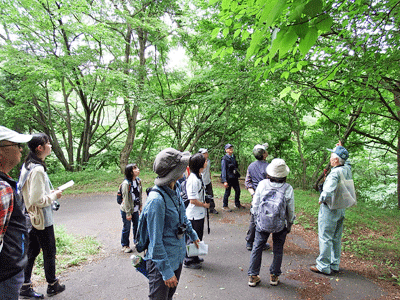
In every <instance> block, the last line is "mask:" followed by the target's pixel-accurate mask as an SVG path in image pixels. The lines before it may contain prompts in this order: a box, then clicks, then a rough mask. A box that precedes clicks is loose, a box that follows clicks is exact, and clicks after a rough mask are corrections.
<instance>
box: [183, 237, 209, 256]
mask: <svg viewBox="0 0 400 300" xmlns="http://www.w3.org/2000/svg"><path fill="white" fill-rule="evenodd" d="M186 253H187V255H188V256H189V257H191V256H199V255H207V254H208V245H207V244H204V242H203V241H201V242H200V243H199V249H197V248H196V246H195V244H189V245H186Z"/></svg>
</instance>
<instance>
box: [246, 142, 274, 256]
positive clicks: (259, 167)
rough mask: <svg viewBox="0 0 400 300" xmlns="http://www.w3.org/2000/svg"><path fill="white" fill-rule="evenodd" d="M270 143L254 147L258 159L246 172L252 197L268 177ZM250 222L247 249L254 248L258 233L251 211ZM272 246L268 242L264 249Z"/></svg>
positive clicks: (247, 185)
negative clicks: (260, 183)
mask: <svg viewBox="0 0 400 300" xmlns="http://www.w3.org/2000/svg"><path fill="white" fill-rule="evenodd" d="M267 148H268V144H267V143H265V144H263V145H260V144H257V145H255V146H254V148H253V154H254V157H255V158H256V159H257V160H256V161H254V162H252V163H251V164H250V165H249V166H248V168H247V172H246V179H245V181H244V186H245V187H246V189H247V190H248V191H249V193H250V195H251V197H252V198H253V197H254V194H255V192H256V189H257V186H258V183H259V182H261V181H262V180H264V179H266V178H267V166H268V162H267V160H266V159H267V157H268V151H267ZM250 215H251V217H250V224H249V230H248V231H247V235H246V238H245V240H246V242H247V243H246V249H247V250H249V251H251V249H253V243H254V237H255V235H256V222H255V219H254V214H252V213H251V211H250ZM269 248H271V246H270V245H269V244H268V243H266V244H265V247H264V250H267V249H269Z"/></svg>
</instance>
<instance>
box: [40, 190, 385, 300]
mask: <svg viewBox="0 0 400 300" xmlns="http://www.w3.org/2000/svg"><path fill="white" fill-rule="evenodd" d="M218 205H220V204H218V203H217V208H219V211H221V209H220V207H218ZM248 213H249V211H248V208H247V209H246V210H242V211H240V212H239V211H233V212H231V213H227V212H224V213H220V214H218V215H212V216H211V234H210V235H207V234H205V237H204V241H205V242H206V243H207V244H208V245H209V255H208V256H206V257H205V262H204V263H203V269H201V270H189V269H183V271H182V276H181V280H180V282H179V285H178V289H177V293H176V295H175V297H174V299H177V300H180V299H185V300H187V299H249V300H250V299H251V300H254V299H285V300H287V299H328V300H329V299H352V300H357V299H380V298H385V297H384V296H385V295H386V293H385V291H384V290H382V289H381V288H380V287H379V286H378V285H376V284H374V283H373V282H371V281H369V280H367V279H365V278H363V277H361V276H359V275H357V274H356V273H353V272H351V271H349V270H344V271H343V272H341V273H340V274H339V275H336V276H324V275H319V274H314V273H312V272H310V271H308V267H309V266H310V265H311V264H313V263H314V262H315V257H316V255H317V251H316V249H315V248H313V247H311V246H310V245H309V244H308V242H307V240H305V239H304V238H303V237H302V236H301V235H300V234H296V232H297V230H296V228H295V227H296V226H294V229H293V232H292V233H291V234H290V235H289V236H288V239H287V242H286V244H285V254H284V258H283V264H282V271H283V274H282V275H281V276H280V281H281V282H280V284H279V285H278V286H277V287H272V286H270V285H269V271H268V270H269V265H270V263H271V260H272V254H271V251H265V252H264V254H263V262H262V268H261V274H260V276H261V284H260V285H259V286H258V287H255V288H251V287H249V286H248V285H247V280H248V277H247V268H248V265H249V258H250V252H249V251H247V250H246V248H245V241H244V237H245V233H246V231H247V226H248V220H249V214H248ZM55 222H56V224H58V225H60V224H62V225H64V226H65V227H66V229H67V231H68V232H69V233H72V234H75V235H91V236H95V237H96V238H97V239H98V240H99V241H100V242H101V243H102V252H101V255H100V257H99V258H96V259H95V260H93V261H91V262H90V263H88V264H84V265H83V266H80V267H77V268H74V269H72V270H71V271H68V272H66V273H64V274H62V275H61V276H60V278H61V280H62V282H63V283H65V285H66V290H65V292H63V293H61V294H59V295H56V296H54V297H53V298H52V299H55V300H59V299H71V300H81V299H82V300H92V299H93V300H95V299H96V300H97V299H112V300H114V299H115V300H120V299H147V292H148V282H147V279H146V278H145V277H144V276H143V275H141V274H140V273H138V272H136V271H135V269H134V268H133V266H132V265H131V263H130V259H129V257H130V254H126V253H122V252H121V251H120V234H121V228H122V222H121V217H120V213H119V209H118V205H117V203H116V200H115V196H114V195H111V194H109V195H89V196H87V195H86V196H66V197H63V199H62V201H61V208H60V210H59V211H58V212H56V213H55ZM299 232H300V231H299ZM37 290H38V291H39V292H42V293H45V290H46V285H45V284H41V285H39V286H38V287H37Z"/></svg>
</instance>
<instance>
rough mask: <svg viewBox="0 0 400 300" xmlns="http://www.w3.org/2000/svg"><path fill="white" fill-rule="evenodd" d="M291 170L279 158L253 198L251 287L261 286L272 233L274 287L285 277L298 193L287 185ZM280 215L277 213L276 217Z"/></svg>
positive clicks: (271, 272) (271, 279) (272, 281)
mask: <svg viewBox="0 0 400 300" xmlns="http://www.w3.org/2000/svg"><path fill="white" fill-rule="evenodd" d="M289 172H290V170H289V167H288V166H287V165H286V163H285V161H284V160H283V159H280V158H275V159H273V160H272V161H271V163H270V164H269V165H268V167H267V179H264V180H262V181H261V182H260V183H259V184H258V186H257V189H256V192H255V194H254V197H253V201H252V207H251V212H252V214H255V215H256V220H257V221H256V236H255V240H254V245H253V249H252V251H251V256H250V266H249V270H248V272H247V274H248V275H249V282H248V284H249V286H251V287H255V286H257V285H258V284H259V283H260V282H261V278H260V275H259V274H260V269H261V259H262V251H263V247H264V245H265V243H266V242H267V240H268V237H269V235H270V234H271V233H272V241H273V255H274V258H273V260H272V264H271V266H270V268H269V272H270V281H269V283H270V284H271V285H274V286H275V285H278V283H279V276H280V275H281V273H282V270H281V266H282V258H283V246H284V244H285V241H286V235H287V234H288V233H289V232H290V231H291V228H292V225H293V222H294V219H295V215H294V192H293V188H292V186H291V185H290V184H288V183H286V177H287V175H288V174H289ZM275 212H276V213H275Z"/></svg>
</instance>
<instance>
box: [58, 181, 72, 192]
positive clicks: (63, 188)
mask: <svg viewBox="0 0 400 300" xmlns="http://www.w3.org/2000/svg"><path fill="white" fill-rule="evenodd" d="M74 183H75V182H74V181H73V180H71V181H68V182H67V183H65V184H63V185H62V186H59V187H58V188H57V190H60V191H63V190H65V189H67V188H69V187H71V186H73V185H74Z"/></svg>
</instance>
